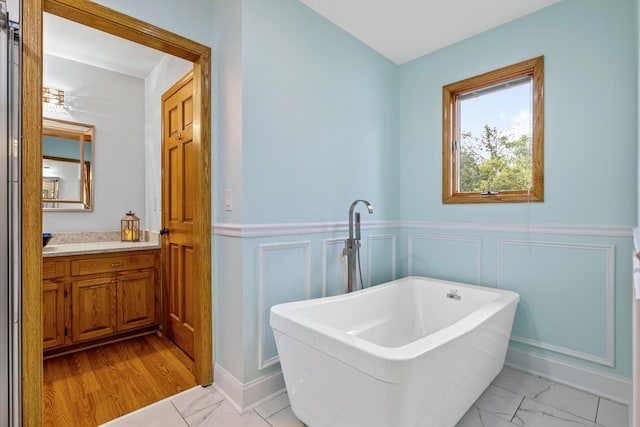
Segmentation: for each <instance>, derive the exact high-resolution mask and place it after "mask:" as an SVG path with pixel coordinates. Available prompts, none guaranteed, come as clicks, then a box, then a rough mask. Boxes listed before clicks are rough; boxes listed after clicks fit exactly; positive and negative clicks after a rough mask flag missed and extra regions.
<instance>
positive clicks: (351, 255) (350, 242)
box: [342, 199, 373, 292]
mask: <svg viewBox="0 0 640 427" xmlns="http://www.w3.org/2000/svg"><path fill="white" fill-rule="evenodd" d="M358 203H363V204H364V205H365V206H366V207H367V210H368V211H369V213H370V214H372V213H373V206H371V203H369V202H368V201H366V200H362V199H358V200H354V202H353V203H351V207H350V208H349V238H348V239H347V240H345V242H344V250H343V251H342V254H343V255H344V256H346V257H347V289H346V290H347V292H353V291H355V290H357V289H358V284H357V282H356V259H359V258H360V212H355V224H354V210H355V207H356V205H357V204H358ZM357 264H358V266H359V265H360V262H359V261H358V262H357ZM360 287H361V288H362V287H363V285H362V270H360Z"/></svg>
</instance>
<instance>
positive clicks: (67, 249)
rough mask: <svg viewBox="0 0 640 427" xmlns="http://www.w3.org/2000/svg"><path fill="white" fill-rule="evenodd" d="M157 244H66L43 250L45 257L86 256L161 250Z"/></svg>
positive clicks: (117, 242) (48, 246)
mask: <svg viewBox="0 0 640 427" xmlns="http://www.w3.org/2000/svg"><path fill="white" fill-rule="evenodd" d="M159 248H160V246H159V245H158V243H157V242H120V241H112V242H89V243H65V244H62V245H47V246H45V247H44V248H42V256H43V257H52V256H63V255H85V254H98V253H104V252H121V251H141V250H144V249H159Z"/></svg>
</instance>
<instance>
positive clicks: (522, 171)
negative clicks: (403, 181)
mask: <svg viewBox="0 0 640 427" xmlns="http://www.w3.org/2000/svg"><path fill="white" fill-rule="evenodd" d="M543 89H544V57H542V56H540V57H538V58H534V59H530V60H528V61H524V62H520V63H518V64H514V65H510V66H508V67H504V68H501V69H499V70H495V71H490V72H488V73H485V74H481V75H479V76H475V77H471V78H468V79H466V80H462V81H459V82H456V83H452V84H449V85H447V86H444V87H443V88H442V119H443V125H442V202H443V203H509V202H542V201H543V200H544V99H543V96H544V90H543Z"/></svg>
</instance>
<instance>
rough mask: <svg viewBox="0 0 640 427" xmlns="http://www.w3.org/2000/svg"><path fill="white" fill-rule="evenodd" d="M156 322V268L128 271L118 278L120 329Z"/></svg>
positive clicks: (124, 329)
mask: <svg viewBox="0 0 640 427" xmlns="http://www.w3.org/2000/svg"><path fill="white" fill-rule="evenodd" d="M155 322H156V281H155V270H153V269H148V270H143V271H139V272H135V273H126V274H123V275H122V276H120V277H119V278H118V331H126V330H129V329H134V328H139V327H141V326H149V325H152V324H154V323H155Z"/></svg>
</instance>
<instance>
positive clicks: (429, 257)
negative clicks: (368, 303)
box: [407, 234, 482, 285]
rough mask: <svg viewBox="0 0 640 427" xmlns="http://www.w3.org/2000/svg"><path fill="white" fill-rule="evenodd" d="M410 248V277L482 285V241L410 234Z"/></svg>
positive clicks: (408, 239) (474, 238)
mask: <svg viewBox="0 0 640 427" xmlns="http://www.w3.org/2000/svg"><path fill="white" fill-rule="evenodd" d="M407 245H408V248H407V254H408V270H407V271H408V273H409V276H413V275H420V276H428V277H434V278H438V279H447V280H453V281H457V282H463V283H470V284H476V285H480V283H481V279H482V276H481V275H482V262H481V260H482V241H481V240H480V238H479V237H462V236H446V235H430V234H409V235H408V236H407Z"/></svg>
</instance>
